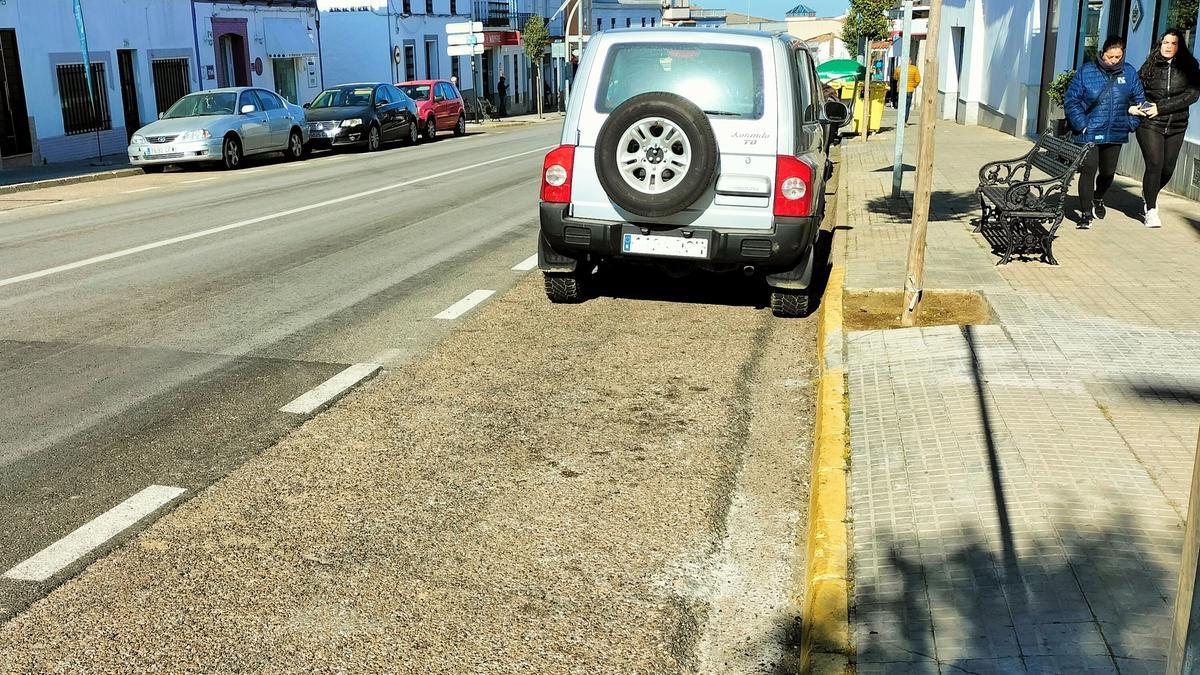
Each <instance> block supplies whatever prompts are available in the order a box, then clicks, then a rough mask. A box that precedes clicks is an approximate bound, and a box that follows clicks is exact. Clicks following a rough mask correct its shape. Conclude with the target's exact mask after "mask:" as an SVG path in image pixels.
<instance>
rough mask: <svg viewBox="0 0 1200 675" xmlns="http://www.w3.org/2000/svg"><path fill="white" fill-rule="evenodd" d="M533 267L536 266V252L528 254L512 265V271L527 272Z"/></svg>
mask: <svg viewBox="0 0 1200 675" xmlns="http://www.w3.org/2000/svg"><path fill="white" fill-rule="evenodd" d="M535 267H537V254H536V253H534V254H533V255H531V256H529V257H528V258H526V259H524V260H522V261H521V262H519V263H517V264H516V265H513V271H514V272H528V271H529V270H532V269H533V268H535Z"/></svg>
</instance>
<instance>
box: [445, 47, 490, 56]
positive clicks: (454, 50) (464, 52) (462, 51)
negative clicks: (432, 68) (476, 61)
mask: <svg viewBox="0 0 1200 675" xmlns="http://www.w3.org/2000/svg"><path fill="white" fill-rule="evenodd" d="M482 53H483V45H450V46H449V47H447V48H446V54H448V55H450V56H472V55H475V54H482Z"/></svg>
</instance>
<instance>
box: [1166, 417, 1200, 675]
mask: <svg viewBox="0 0 1200 675" xmlns="http://www.w3.org/2000/svg"><path fill="white" fill-rule="evenodd" d="M1184 527H1185V529H1184V533H1183V560H1182V562H1181V563H1180V565H1179V591H1178V592H1177V593H1176V594H1175V624H1174V630H1172V632H1171V648H1170V651H1168V652H1167V675H1183V674H1184V673H1189V674H1190V673H1197V672H1200V607H1197V606H1196V604H1197V602H1200V595H1198V594H1197V593H1196V576H1197V574H1196V572H1197V566H1200V437H1198V438H1197V439H1196V459H1195V461H1194V462H1193V464H1192V493H1191V497H1190V498H1189V499H1188V513H1187V523H1186V524H1185V525H1184Z"/></svg>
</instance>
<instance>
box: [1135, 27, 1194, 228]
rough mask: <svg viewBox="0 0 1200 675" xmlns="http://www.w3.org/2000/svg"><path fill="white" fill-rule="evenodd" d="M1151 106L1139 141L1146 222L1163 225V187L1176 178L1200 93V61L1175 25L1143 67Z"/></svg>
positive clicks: (1140, 131) (1163, 37) (1140, 130)
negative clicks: (1143, 164)
mask: <svg viewBox="0 0 1200 675" xmlns="http://www.w3.org/2000/svg"><path fill="white" fill-rule="evenodd" d="M1138 75H1139V76H1140V77H1141V80H1142V86H1144V87H1145V89H1146V101H1147V102H1148V103H1149V104H1150V107H1149V108H1148V109H1147V110H1146V117H1147V118H1148V119H1145V120H1143V121H1142V125H1141V126H1140V127H1138V130H1137V141H1138V145H1140V146H1141V148H1142V157H1144V158H1145V160H1146V173H1145V175H1143V176H1142V195H1143V196H1144V197H1145V200H1146V205H1145V214H1146V221H1145V222H1146V227H1162V221H1161V219H1160V218H1159V216H1158V192H1159V190H1161V189H1162V188H1163V187H1164V186H1165V185H1166V184H1167V183H1169V182H1170V181H1171V174H1173V173H1174V172H1175V162H1176V160H1178V159H1179V150H1180V148H1182V147H1183V134H1184V132H1185V131H1187V127H1188V108H1189V107H1191V105H1192V104H1193V103H1195V102H1196V100H1197V99H1200V66H1198V65H1197V64H1196V57H1195V56H1192V53H1191V52H1190V51H1189V50H1188V46H1187V42H1185V41H1184V37H1183V33H1182V32H1181V31H1180V30H1179V29H1177V28H1170V29H1168V30H1167V32H1165V33H1163V36H1162V37H1161V38H1159V40H1158V44H1157V45H1155V47H1154V50H1153V51H1151V52H1150V56H1149V57H1147V58H1146V62H1145V63H1143V64H1142V68H1141V70H1140V71H1138Z"/></svg>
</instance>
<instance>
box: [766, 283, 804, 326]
mask: <svg viewBox="0 0 1200 675" xmlns="http://www.w3.org/2000/svg"><path fill="white" fill-rule="evenodd" d="M809 299H810V295H809V292H808V291H807V290H803V291H797V290H791V289H787V288H772V289H771V312H772V313H773V314H774V315H775V316H779V317H784V318H789V319H790V318H797V317H805V316H808V314H809V308H808V306H809Z"/></svg>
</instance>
